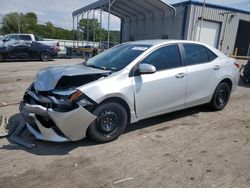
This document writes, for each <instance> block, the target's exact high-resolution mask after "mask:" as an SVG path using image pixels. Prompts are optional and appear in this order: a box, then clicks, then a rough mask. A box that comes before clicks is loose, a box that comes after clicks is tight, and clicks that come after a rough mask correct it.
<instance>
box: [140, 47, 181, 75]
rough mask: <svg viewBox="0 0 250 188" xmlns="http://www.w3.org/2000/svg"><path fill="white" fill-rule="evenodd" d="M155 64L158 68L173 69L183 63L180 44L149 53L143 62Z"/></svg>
mask: <svg viewBox="0 0 250 188" xmlns="http://www.w3.org/2000/svg"><path fill="white" fill-rule="evenodd" d="M143 63H144V64H151V65H154V66H155V68H156V70H164V69H171V68H175V67H179V66H180V65H181V57H180V52H179V47H178V45H169V46H165V47H162V48H160V49H158V50H156V51H154V52H152V53H151V54H150V55H148V56H147V57H146V58H145V59H144V60H143V61H142V62H141V64H143Z"/></svg>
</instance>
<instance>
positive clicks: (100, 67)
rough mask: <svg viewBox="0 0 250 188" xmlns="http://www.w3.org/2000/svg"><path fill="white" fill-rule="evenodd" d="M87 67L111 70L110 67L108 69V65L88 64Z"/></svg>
mask: <svg viewBox="0 0 250 188" xmlns="http://www.w3.org/2000/svg"><path fill="white" fill-rule="evenodd" d="M86 66H87V67H92V68H95V69H101V70H110V69H107V68H106V67H102V66H96V65H86Z"/></svg>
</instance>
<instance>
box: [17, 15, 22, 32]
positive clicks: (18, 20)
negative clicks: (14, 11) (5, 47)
mask: <svg viewBox="0 0 250 188" xmlns="http://www.w3.org/2000/svg"><path fill="white" fill-rule="evenodd" d="M17 27H18V33H19V34H20V33H21V29H20V15H18V16H17Z"/></svg>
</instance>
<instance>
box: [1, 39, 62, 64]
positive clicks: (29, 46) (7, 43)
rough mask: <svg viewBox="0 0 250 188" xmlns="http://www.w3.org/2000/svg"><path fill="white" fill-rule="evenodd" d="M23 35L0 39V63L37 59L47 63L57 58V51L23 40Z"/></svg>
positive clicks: (44, 45)
mask: <svg viewBox="0 0 250 188" xmlns="http://www.w3.org/2000/svg"><path fill="white" fill-rule="evenodd" d="M25 37H26V36H25V35H14V34H13V35H5V36H4V37H3V38H2V39H0V61H5V60H30V59H37V60H39V59H40V60H42V61H49V60H50V59H51V58H54V57H57V55H58V49H57V47H55V46H49V45H46V44H43V43H41V42H40V41H39V42H36V41H30V40H25Z"/></svg>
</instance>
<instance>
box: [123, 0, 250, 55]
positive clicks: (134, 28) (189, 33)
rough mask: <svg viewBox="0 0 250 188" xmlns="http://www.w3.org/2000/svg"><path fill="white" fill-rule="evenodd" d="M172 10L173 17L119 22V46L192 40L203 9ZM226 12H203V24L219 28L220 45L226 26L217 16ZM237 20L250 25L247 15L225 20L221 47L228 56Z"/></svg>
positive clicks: (182, 6) (183, 7)
mask: <svg viewBox="0 0 250 188" xmlns="http://www.w3.org/2000/svg"><path fill="white" fill-rule="evenodd" d="M175 8H176V16H175V17H173V16H170V15H159V14H157V15H154V16H152V15H148V16H147V17H146V18H140V19H138V20H122V28H121V30H122V36H121V40H122V42H126V41H131V40H143V39H162V38H167V37H168V38H169V39H186V40H195V34H196V33H195V32H196V30H197V26H198V25H197V24H198V22H199V18H201V16H202V10H203V6H202V5H195V4H190V3H183V4H181V3H180V4H178V6H176V7H175ZM225 12H229V11H228V10H224V9H220V8H214V7H209V6H208V7H205V11H204V20H206V21H214V22H218V23H220V24H221V29H220V36H219V42H221V40H222V38H223V31H224V27H225V25H226V24H225V23H226V17H225V16H224V17H223V16H222V15H220V13H225ZM231 15H233V16H231ZM239 20H245V21H249V22H250V15H249V14H244V13H240V12H235V13H231V14H230V15H229V16H228V22H227V29H226V31H225V37H224V42H223V46H222V51H223V52H224V53H225V54H227V55H230V54H232V53H233V52H234V47H235V41H236V36H237V31H238V25H239ZM219 48H221V46H220V45H219Z"/></svg>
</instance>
